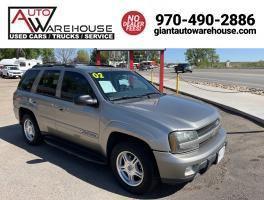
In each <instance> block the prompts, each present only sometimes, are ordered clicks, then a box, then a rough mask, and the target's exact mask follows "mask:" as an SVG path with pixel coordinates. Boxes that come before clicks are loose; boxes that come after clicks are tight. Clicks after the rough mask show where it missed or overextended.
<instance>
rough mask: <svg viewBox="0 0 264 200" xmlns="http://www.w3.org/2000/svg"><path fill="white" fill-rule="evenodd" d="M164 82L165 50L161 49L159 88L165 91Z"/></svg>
mask: <svg viewBox="0 0 264 200" xmlns="http://www.w3.org/2000/svg"><path fill="white" fill-rule="evenodd" d="M163 84H164V50H161V51H160V79H159V90H160V92H163Z"/></svg>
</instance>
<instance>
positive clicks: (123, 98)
mask: <svg viewBox="0 0 264 200" xmlns="http://www.w3.org/2000/svg"><path fill="white" fill-rule="evenodd" d="M140 97H141V96H124V97H119V98H115V99H111V101H119V100H125V99H134V98H140Z"/></svg>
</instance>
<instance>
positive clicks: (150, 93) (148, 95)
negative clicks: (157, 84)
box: [138, 92, 160, 98]
mask: <svg viewBox="0 0 264 200" xmlns="http://www.w3.org/2000/svg"><path fill="white" fill-rule="evenodd" d="M153 94H158V95H160V93H158V92H149V93H146V94H142V95H139V96H138V97H144V96H147V97H148V98H150V95H153Z"/></svg>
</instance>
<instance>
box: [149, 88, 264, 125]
mask: <svg viewBox="0 0 264 200" xmlns="http://www.w3.org/2000/svg"><path fill="white" fill-rule="evenodd" d="M154 84H155V85H159V84H158V83H154ZM164 88H165V89H167V90H171V91H173V92H176V90H175V89H173V88H170V87H168V86H164ZM179 93H180V94H182V95H185V96H189V97H192V98H195V99H199V100H202V101H204V102H207V103H210V104H213V105H215V106H217V107H220V108H222V109H224V110H227V111H229V112H232V113H235V114H237V115H239V116H242V117H244V118H246V119H248V120H250V121H252V122H254V123H256V124H258V125H260V126H261V127H264V119H261V118H258V117H256V116H253V115H250V114H248V113H246V112H243V111H241V110H238V109H236V108H233V107H230V106H227V105H224V104H221V103H218V102H215V101H211V100H208V99H205V98H202V97H198V96H196V95H192V94H189V93H187V92H182V91H179Z"/></svg>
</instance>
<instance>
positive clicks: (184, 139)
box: [169, 131, 199, 153]
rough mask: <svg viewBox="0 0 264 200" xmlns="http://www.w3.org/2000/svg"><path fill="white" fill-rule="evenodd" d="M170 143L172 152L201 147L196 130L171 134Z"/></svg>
mask: <svg viewBox="0 0 264 200" xmlns="http://www.w3.org/2000/svg"><path fill="white" fill-rule="evenodd" d="M169 143H170V148H171V152H172V153H183V152H186V151H191V150H194V149H198V148H199V140H198V134H197V132H196V131H177V132H172V133H170V134H169Z"/></svg>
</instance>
